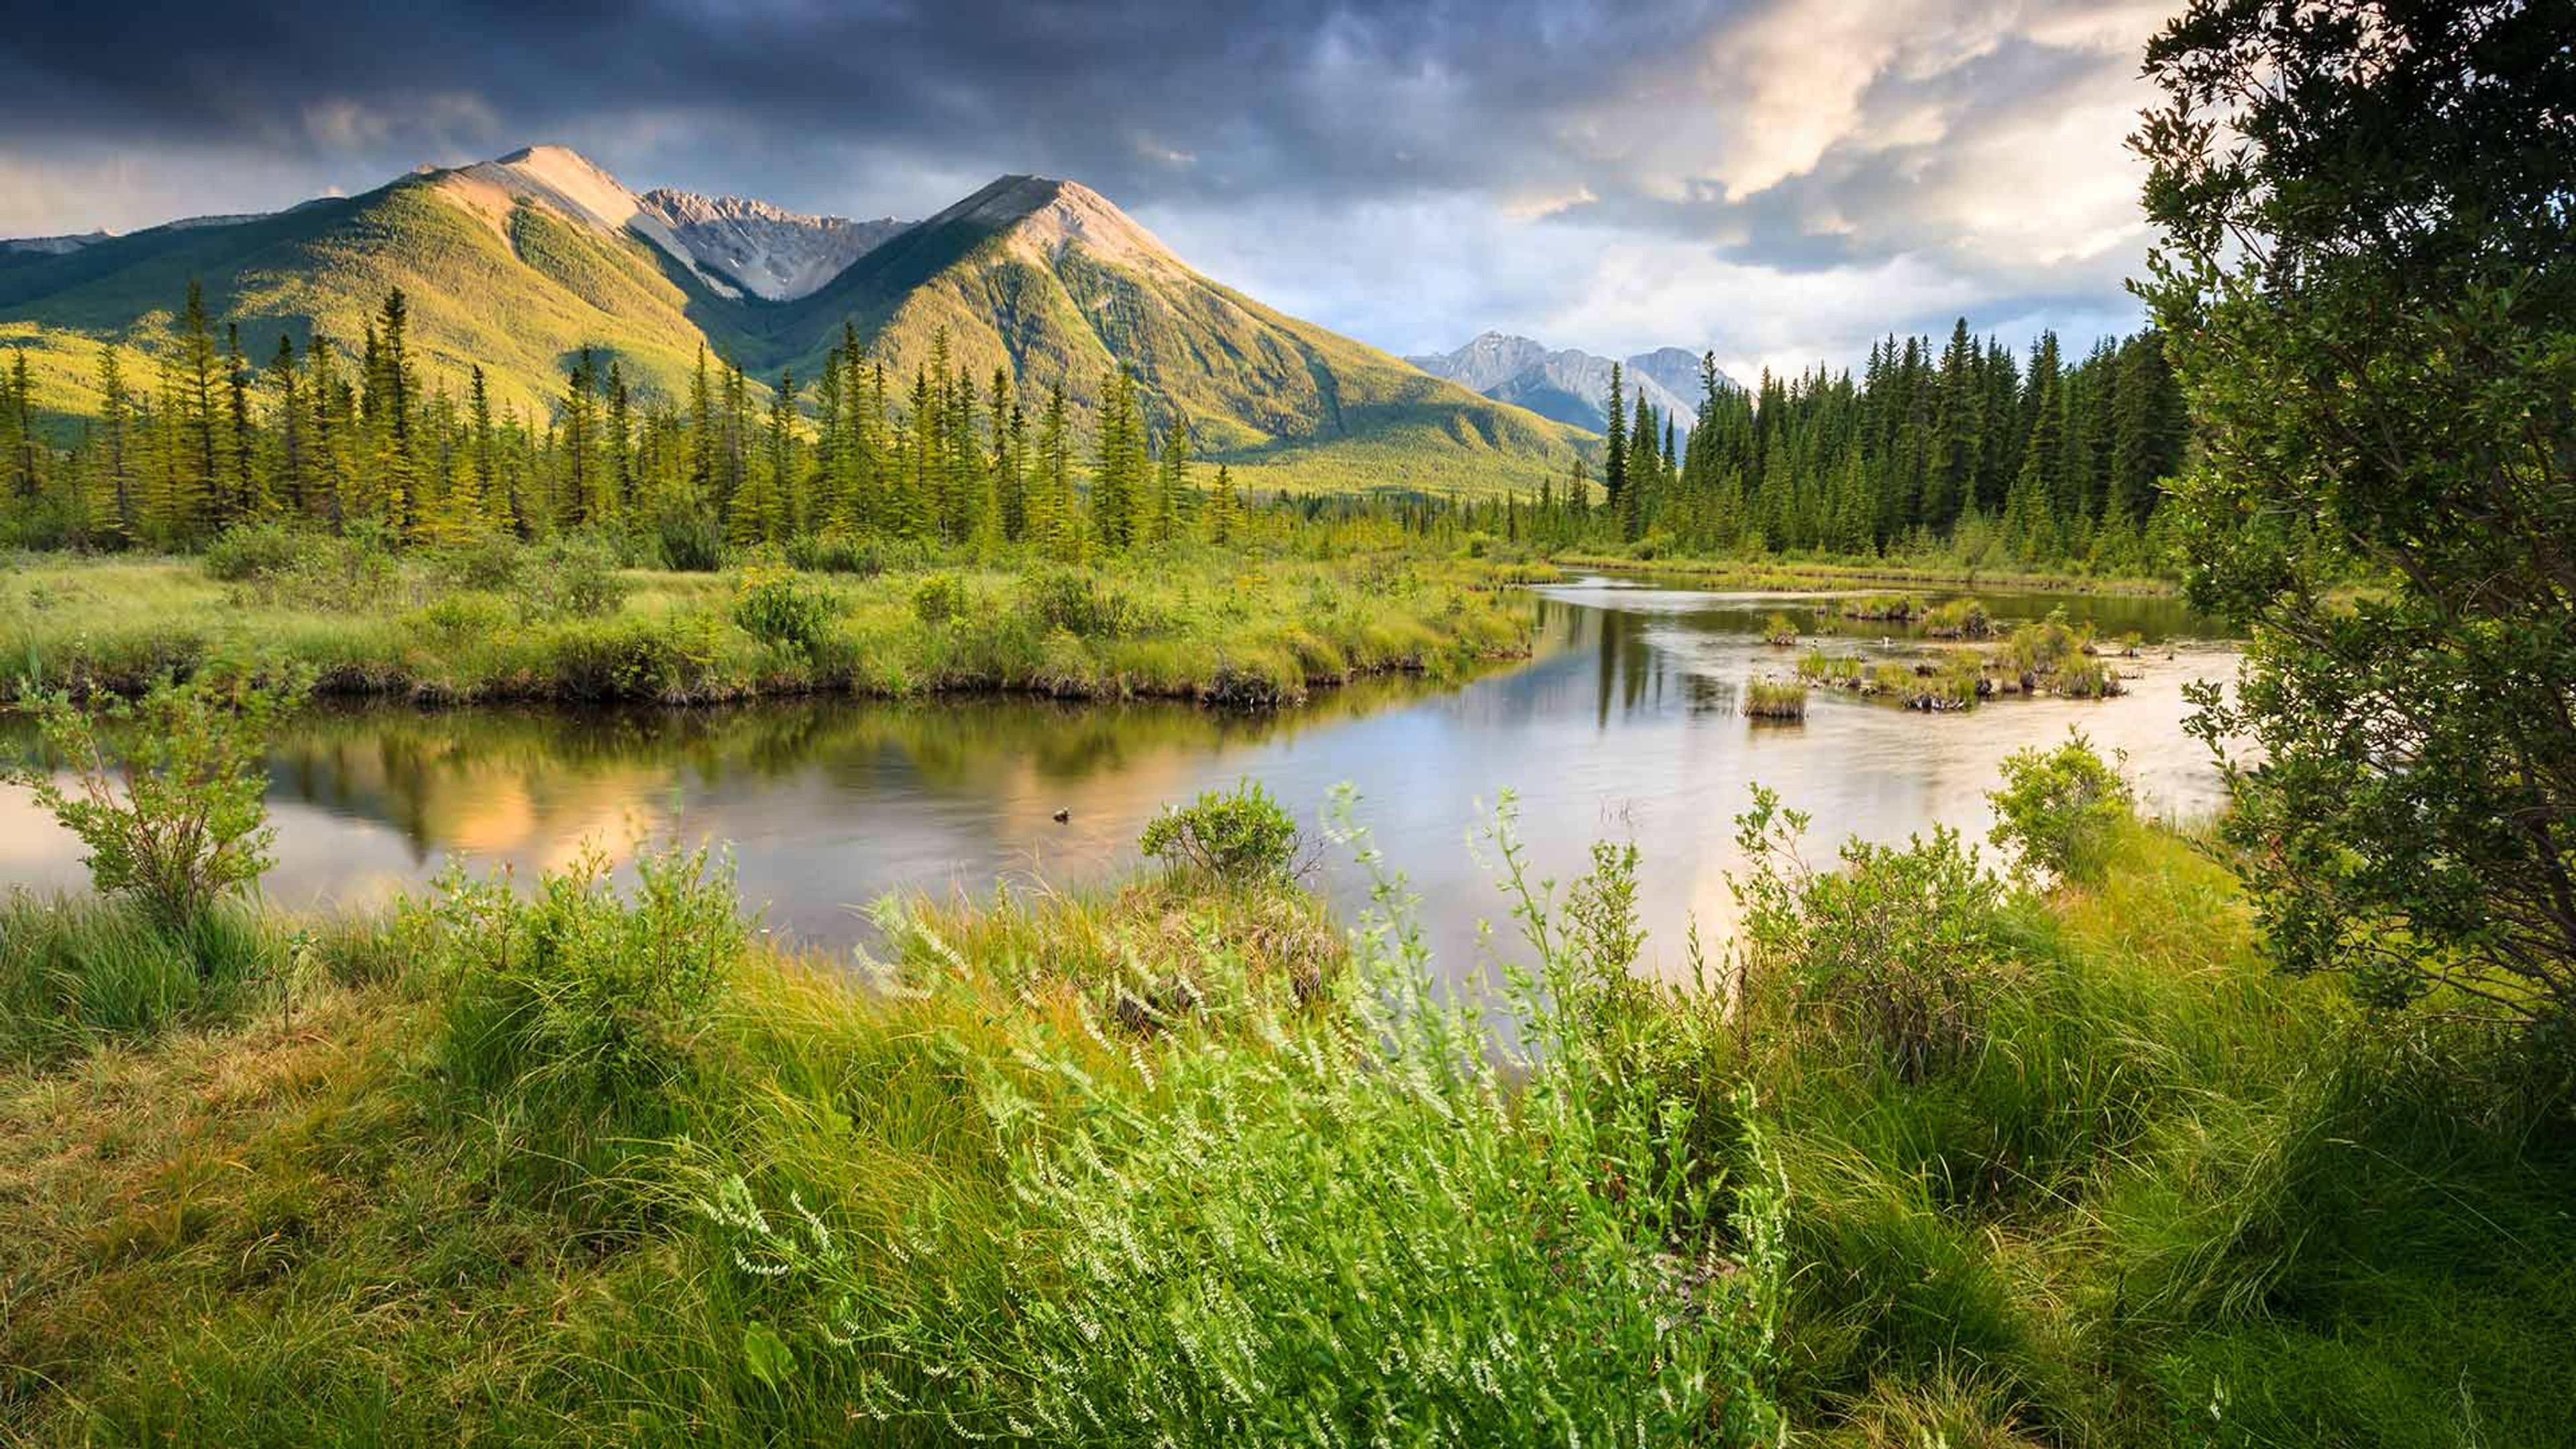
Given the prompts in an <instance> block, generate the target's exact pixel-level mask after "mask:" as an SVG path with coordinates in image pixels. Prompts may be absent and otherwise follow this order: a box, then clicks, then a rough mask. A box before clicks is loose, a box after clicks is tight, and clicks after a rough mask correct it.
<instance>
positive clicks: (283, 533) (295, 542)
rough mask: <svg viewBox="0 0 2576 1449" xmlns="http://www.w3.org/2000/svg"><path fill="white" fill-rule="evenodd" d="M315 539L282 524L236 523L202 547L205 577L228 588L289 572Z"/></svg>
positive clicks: (308, 534)
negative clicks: (226, 585)
mask: <svg viewBox="0 0 2576 1449" xmlns="http://www.w3.org/2000/svg"><path fill="white" fill-rule="evenodd" d="M317 541H319V540H317V537H316V536H315V535H314V534H312V533H310V532H308V531H306V530H304V529H299V528H290V527H288V526H287V525H285V524H283V523H237V524H234V525H233V526H232V527H230V528H227V529H225V530H224V531H223V532H221V533H219V534H216V535H215V537H214V541H213V542H211V543H209V544H207V545H206V556H205V559H204V567H205V570H206V577H208V578H210V579H217V580H220V581H222V582H224V583H228V584H237V583H242V582H245V581H247V580H250V579H254V578H259V577H261V576H263V575H271V574H281V573H284V572H286V571H287V570H288V569H290V568H293V567H294V566H295V563H296V561H297V560H298V559H300V558H302V557H303V556H304V554H305V553H306V552H307V551H308V550H310V549H311V548H312V547H313V546H314V545H315V544H316V542H317Z"/></svg>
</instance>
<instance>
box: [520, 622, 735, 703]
mask: <svg viewBox="0 0 2576 1449" xmlns="http://www.w3.org/2000/svg"><path fill="white" fill-rule="evenodd" d="M723 627H724V624H723V621H722V620H720V619H717V618H716V617H715V616H713V615H711V614H706V613H700V612H696V611H689V612H684V613H676V614H672V615H670V616H668V617H665V618H659V619H651V618H642V617H628V618H620V619H580V620H575V621H572V622H570V623H566V624H562V625H559V626H557V627H556V629H555V630H554V631H553V633H552V634H551V636H550V637H549V638H548V639H547V643H548V645H549V646H550V651H551V658H550V660H549V667H550V669H551V671H552V673H553V675H554V681H555V687H556V688H557V690H559V691H560V692H561V693H562V694H563V695H565V696H566V697H568V698H571V699H591V700H607V699H672V700H676V699H686V698H689V697H691V696H692V695H693V694H694V693H695V692H696V691H697V689H698V687H699V686H700V685H701V684H703V683H704V682H705V681H706V679H707V676H708V673H709V671H710V670H711V669H712V668H713V667H714V665H715V662H716V657H717V638H716V635H717V633H718V631H720V630H722V629H723Z"/></svg>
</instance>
